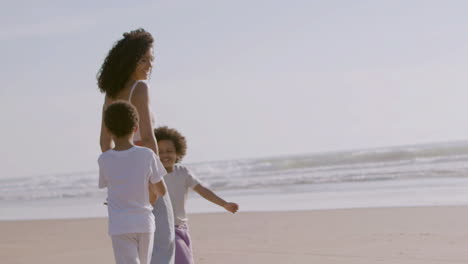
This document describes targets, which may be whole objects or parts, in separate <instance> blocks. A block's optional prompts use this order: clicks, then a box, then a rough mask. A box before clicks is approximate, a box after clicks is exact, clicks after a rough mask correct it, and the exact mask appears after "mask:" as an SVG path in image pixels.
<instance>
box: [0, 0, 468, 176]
mask: <svg viewBox="0 0 468 264" xmlns="http://www.w3.org/2000/svg"><path fill="white" fill-rule="evenodd" d="M1 5H2V7H1V8H0V43H1V44H0V45H1V47H2V48H1V49H0V58H1V63H0V77H1V83H2V85H0V95H1V103H0V121H1V126H2V132H1V134H2V138H3V140H4V142H2V144H1V145H2V147H1V148H0V158H1V167H2V174H1V175H0V177H3V178H9V177H21V176H31V175H43V174H48V173H66V172H76V171H92V170H96V169H97V163H96V159H97V156H98V155H99V144H98V142H99V127H100V118H101V116H100V114H101V113H100V109H101V106H102V102H103V95H102V94H100V93H99V92H98V90H97V86H96V78H95V76H96V73H97V71H98V69H99V67H100V65H101V63H102V61H103V59H104V57H105V55H106V54H107V52H108V50H109V49H110V48H111V46H112V44H113V43H114V42H115V41H116V40H118V39H119V38H120V37H121V35H122V33H123V32H126V31H129V30H132V29H136V28H138V27H143V28H145V29H146V30H148V31H150V32H151V33H152V34H153V35H154V37H155V39H156V43H155V56H156V60H155V69H154V70H153V75H152V78H151V80H150V85H151V97H152V98H151V100H152V101H153V105H152V108H153V110H154V111H155V113H156V115H157V119H158V123H159V124H162V125H168V126H170V127H175V128H177V129H179V130H180V131H181V132H182V133H183V134H184V135H185V136H186V137H187V139H188V145H189V146H188V147H189V149H188V155H187V157H186V159H185V162H199V161H210V160H225V159H238V158H253V157H266V156H278V155H289V154H304V153H312V152H321V151H331V150H349V149H359V148H372V147H380V146H392V145H403V144H417V143H426V142H437V141H451V140H465V139H468V117H467V114H466V110H465V109H466V107H467V103H468V100H467V99H468V89H467V85H468V75H467V72H468V16H467V15H466V13H467V11H468V1H450V0H448V1H428V0H426V1H411V0H405V1H399V0H389V1H357V0H353V1H348V0H342V1H311V0H304V1H294V0H292V1H276V0H269V1H259V0H248V1H246V0H238V1H219V0H199V1H140V2H138V1H136V2H135V1H133V2H129V1H97V2H96V1H70V3H66V1H50V0H47V1H32V0H31V1H8V2H7V3H2V4H1Z"/></svg>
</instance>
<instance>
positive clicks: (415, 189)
mask: <svg viewBox="0 0 468 264" xmlns="http://www.w3.org/2000/svg"><path fill="white" fill-rule="evenodd" d="M184 165H185V166H187V167H189V168H190V169H191V170H192V171H193V172H194V174H195V175H197V176H198V177H199V179H200V180H201V181H202V182H203V183H204V184H206V185H207V186H209V187H210V188H211V189H212V190H214V191H215V192H216V193H218V194H219V195H220V196H222V197H223V198H225V199H226V200H229V201H234V202H237V203H239V205H240V211H289V210H311V209H335V208H359V207H360V208H362V207H402V206H405V207H407V206H438V205H463V204H468V142H465V141H461V142H449V143H434V144H423V145H410V146H398V147H388V148H375V149H363V150H350V151H339V152H326V153H312V154H304V155H291V156H281V157H265V158H255V159H240V160H228V161H213V162H202V163H192V164H184ZM97 177H98V176H97V170H93V171H83V172H70V173H67V174H51V175H35V176H31V177H25V178H0V208H1V210H0V220H18V219H51V218H87V217H103V216H106V215H107V209H106V207H105V206H104V205H103V204H102V203H103V201H104V200H105V197H106V191H105V190H99V189H98V188H97ZM187 207H188V211H189V212H190V213H202V212H222V211H223V209H222V208H219V207H217V206H215V205H212V204H210V203H209V202H208V201H205V200H203V199H202V198H200V197H199V196H198V195H197V194H195V193H191V194H190V196H189V201H188V205H187Z"/></svg>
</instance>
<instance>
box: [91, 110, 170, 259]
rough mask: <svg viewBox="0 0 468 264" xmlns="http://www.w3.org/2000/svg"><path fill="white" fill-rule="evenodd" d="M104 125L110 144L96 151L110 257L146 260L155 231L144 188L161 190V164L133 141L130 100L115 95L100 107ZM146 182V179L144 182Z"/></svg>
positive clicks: (134, 118)
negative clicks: (104, 190) (105, 192)
mask: <svg viewBox="0 0 468 264" xmlns="http://www.w3.org/2000/svg"><path fill="white" fill-rule="evenodd" d="M103 119H104V125H105V127H106V129H107V130H108V132H109V134H111V135H112V139H113V141H114V143H115V147H114V148H113V149H110V150H108V151H106V152H104V153H102V154H101V155H100V156H99V159H98V163H99V188H105V187H107V195H108V198H107V201H108V214H109V235H110V236H111V240H112V247H113V249H114V256H115V261H116V263H117V264H120V263H122V264H123V263H126V264H128V263H132V264H133V263H135V264H140V263H141V264H149V263H150V261H151V253H152V250H153V236H154V233H153V232H154V231H155V224H154V216H153V214H152V212H151V211H152V210H153V207H152V205H151V204H152V203H150V200H149V198H148V197H149V189H150V190H152V191H154V193H155V194H156V198H157V196H163V195H164V194H165V193H166V185H165V183H164V181H163V180H162V177H163V176H164V175H165V174H166V170H165V169H164V167H163V166H162V164H161V162H160V161H159V159H158V157H157V156H156V155H155V154H154V152H153V151H152V150H151V149H149V148H144V147H139V146H135V145H133V135H134V133H135V131H136V130H137V128H138V113H137V110H136V109H135V107H134V106H132V105H131V104H129V103H127V102H125V101H117V102H115V103H112V104H110V105H109V106H108V107H107V108H106V109H105V111H104V116H103ZM150 183H151V184H150Z"/></svg>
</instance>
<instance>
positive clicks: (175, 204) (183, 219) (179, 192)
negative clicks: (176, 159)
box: [164, 165, 201, 225]
mask: <svg viewBox="0 0 468 264" xmlns="http://www.w3.org/2000/svg"><path fill="white" fill-rule="evenodd" d="M164 181H165V182H166V186H167V191H168V192H169V196H170V197H171V202H172V209H173V210H174V223H175V224H176V225H182V224H185V223H187V220H188V219H187V215H186V213H185V202H186V201H187V195H188V191H189V188H193V187H195V186H196V185H197V184H200V183H201V182H200V180H198V179H197V177H195V175H193V174H192V172H190V171H189V170H188V169H187V168H186V167H184V166H180V165H175V166H174V171H172V172H171V173H168V174H167V175H166V176H165V177H164Z"/></svg>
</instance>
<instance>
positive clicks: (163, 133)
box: [154, 126, 187, 162]
mask: <svg viewBox="0 0 468 264" xmlns="http://www.w3.org/2000/svg"><path fill="white" fill-rule="evenodd" d="M154 135H155V136H156V140H158V141H159V140H170V141H172V143H174V146H175V149H176V154H177V160H176V162H179V161H181V160H182V158H184V156H185V154H186V153H187V140H186V139H185V137H184V136H182V134H180V132H179V131H177V130H175V129H173V128H169V127H167V126H162V127H158V128H155V129H154Z"/></svg>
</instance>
